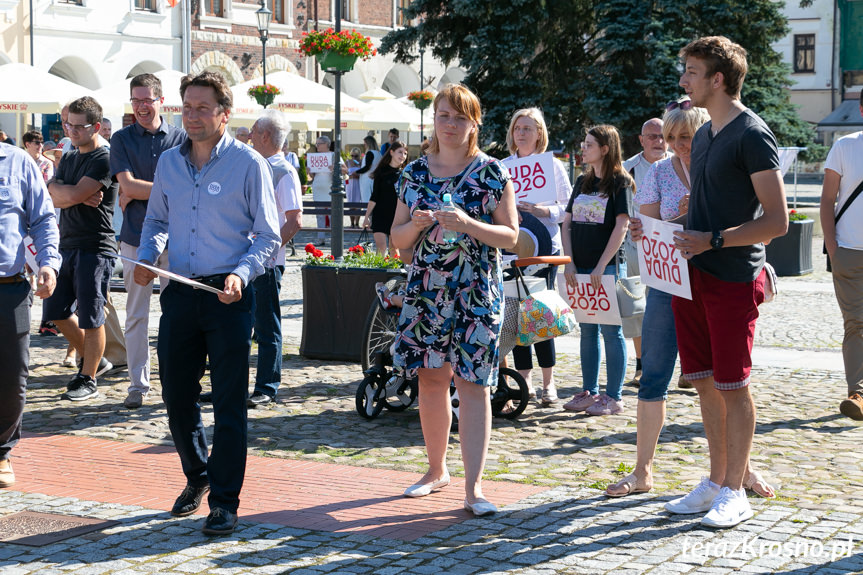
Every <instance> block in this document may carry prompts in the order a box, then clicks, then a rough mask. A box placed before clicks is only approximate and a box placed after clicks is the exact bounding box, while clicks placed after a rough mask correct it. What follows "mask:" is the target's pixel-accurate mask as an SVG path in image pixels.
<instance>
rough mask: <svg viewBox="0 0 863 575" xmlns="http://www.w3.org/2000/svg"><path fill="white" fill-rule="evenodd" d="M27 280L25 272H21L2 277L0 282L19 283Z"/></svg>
mask: <svg viewBox="0 0 863 575" xmlns="http://www.w3.org/2000/svg"><path fill="white" fill-rule="evenodd" d="M26 281H27V276H25V275H24V274H23V273H19V274H16V275H14V276H9V277H6V278H4V277H0V284H19V283H21V282H26Z"/></svg>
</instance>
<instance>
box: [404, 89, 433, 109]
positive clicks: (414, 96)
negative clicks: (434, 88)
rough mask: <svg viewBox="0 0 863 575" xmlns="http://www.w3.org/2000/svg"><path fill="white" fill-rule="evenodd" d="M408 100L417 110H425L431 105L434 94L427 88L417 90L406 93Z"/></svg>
mask: <svg viewBox="0 0 863 575" xmlns="http://www.w3.org/2000/svg"><path fill="white" fill-rule="evenodd" d="M408 100H410V101H411V102H413V103H414V106H416V107H417V109H419V110H425V109H426V108H428V107H429V106H431V105H432V102H433V101H434V94H432V93H431V92H430V91H429V90H417V91H416V92H411V93H410V94H408Z"/></svg>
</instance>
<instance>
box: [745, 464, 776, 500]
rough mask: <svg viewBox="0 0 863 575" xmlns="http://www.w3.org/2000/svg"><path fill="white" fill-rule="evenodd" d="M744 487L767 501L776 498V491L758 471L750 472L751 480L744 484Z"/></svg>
mask: <svg viewBox="0 0 863 575" xmlns="http://www.w3.org/2000/svg"><path fill="white" fill-rule="evenodd" d="M743 487H744V488H745V489H748V490H749V491H753V492H755V493H757V494H758V495H760V496H761V497H764V498H765V499H773V498H774V497H776V491H775V490H774V489H773V487H772V486H771V485H770V484H769V483H767V481H765V480H764V477H762V476H761V474H760V473H758V472H757V471H750V472H749V480H748V481H744V482H743Z"/></svg>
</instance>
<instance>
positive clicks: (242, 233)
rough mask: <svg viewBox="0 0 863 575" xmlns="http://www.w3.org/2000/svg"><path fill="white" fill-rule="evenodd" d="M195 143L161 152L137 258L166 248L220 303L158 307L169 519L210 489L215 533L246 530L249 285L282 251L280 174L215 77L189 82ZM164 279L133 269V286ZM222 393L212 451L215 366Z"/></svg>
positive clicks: (188, 119)
mask: <svg viewBox="0 0 863 575" xmlns="http://www.w3.org/2000/svg"><path fill="white" fill-rule="evenodd" d="M180 94H181V95H182V98H183V127H184V128H185V129H186V134H187V138H186V140H185V141H184V142H183V143H182V144H181V145H180V146H177V147H176V148H172V149H171V150H168V151H166V152H165V153H164V154H162V158H161V159H160V161H159V165H158V166H157V167H156V175H155V178H154V180H153V188H152V190H151V193H150V202H149V204H148V206H147V216H146V218H144V226H143V228H142V230H141V245H140V246H139V247H138V258H139V260H141V261H142V262H145V263H152V262H155V261H156V258H158V257H159V254H161V253H162V250H163V249H164V247H165V244H166V243H167V242H171V250H170V252H169V254H168V262H169V268H170V270H171V271H172V272H174V273H177V274H180V275H182V276H186V277H189V278H192V279H194V280H196V281H198V282H200V283H203V284H205V285H206V286H208V287H210V288H215V289H217V290H219V291H218V293H213V292H210V291H207V290H204V289H196V288H194V287H192V286H189V285H186V284H184V283H180V282H171V283H169V284H168V287H166V288H165V289H164V290H163V291H162V295H161V297H160V298H159V299H160V303H161V306H162V317H161V319H160V321H159V343H158V354H159V375H160V378H161V381H162V399H163V400H164V401H165V407H166V408H167V411H168V425H169V427H170V429H171V436H172V438H173V440H174V445H175V446H176V448H177V453H178V455H179V456H180V461H181V463H182V466H183V473H184V474H185V476H186V482H187V483H186V487H185V488H184V489H183V491H182V493H181V494H180V496H179V497H178V498H177V500H176V502H175V503H174V507H173V508H172V509H171V514H172V515H174V516H176V517H183V516H186V515H191V514H192V513H194V512H195V511H196V510H197V509H198V507H200V505H201V500H202V499H203V497H204V495H205V494H206V493H207V492H208V491H209V492H210V495H209V498H208V503H209V505H210V514H209V515H208V516H207V519H206V521H205V522H204V528H203V532H204V533H205V534H207V535H227V534H230V533H232V532H233V531H234V528H235V527H236V525H237V508H238V507H239V505H240V491H241V489H242V487H243V479H244V477H245V471H246V448H247V423H246V418H247V416H248V414H247V407H246V400H247V397H248V385H249V352H250V350H251V337H252V309H253V308H254V307H255V295H254V292H253V290H251V289H250V287H251V286H250V285H249V284H250V283H251V282H252V281H253V280H254V279H255V278H256V277H257V276H259V275H261V274H262V273H264V266H265V264H266V262H267V260H269V259H270V258H271V257H272V255H273V252H274V251H275V250H276V248H277V247H278V245H279V243H280V242H279V227H278V219H277V217H276V199H275V195H274V192H273V180H272V176H271V173H272V170H271V169H270V166H269V164H268V163H267V161H266V160H265V159H264V158H263V157H262V156H261V155H260V154H258V153H257V152H255V151H254V150H253V149H252V148H250V147H249V146H246V145H245V144H242V143H240V142H239V141H237V140H235V139H234V138H232V137H231V136H230V135H229V134H228V133H227V132H226V126H227V124H228V118H229V117H230V115H231V105H232V103H233V96H232V94H231V89H230V87H228V82H227V81H226V80H225V77H224V76H222V75H221V74H218V73H215V72H202V73H201V74H198V75H197V76H191V75H190V76H186V77H185V78H183V80H182V82H181V84H180ZM154 277H155V276H154V274H153V273H152V272H150V271H149V270H147V269H146V268H143V267H141V266H136V267H135V281H136V282H137V283H138V284H139V285H147V284H148V283H149V282H151V281H153V278H154ZM208 356H209V363H210V381H211V383H212V387H213V415H214V417H215V421H216V423H215V427H214V429H213V449H212V453H211V454H209V455H208V448H207V434H206V431H205V429H204V423H203V421H202V420H201V408H200V406H199V405H198V399H199V396H200V393H201V377H202V376H203V374H204V368H205V366H206V362H207V357H208Z"/></svg>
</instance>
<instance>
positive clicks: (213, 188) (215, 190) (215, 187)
mask: <svg viewBox="0 0 863 575" xmlns="http://www.w3.org/2000/svg"><path fill="white" fill-rule="evenodd" d="M221 191H222V184H220V183H219V182H211V183H210V185H209V186H207V193H208V194H210V195H211V196H218V195H219V192H221Z"/></svg>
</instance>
